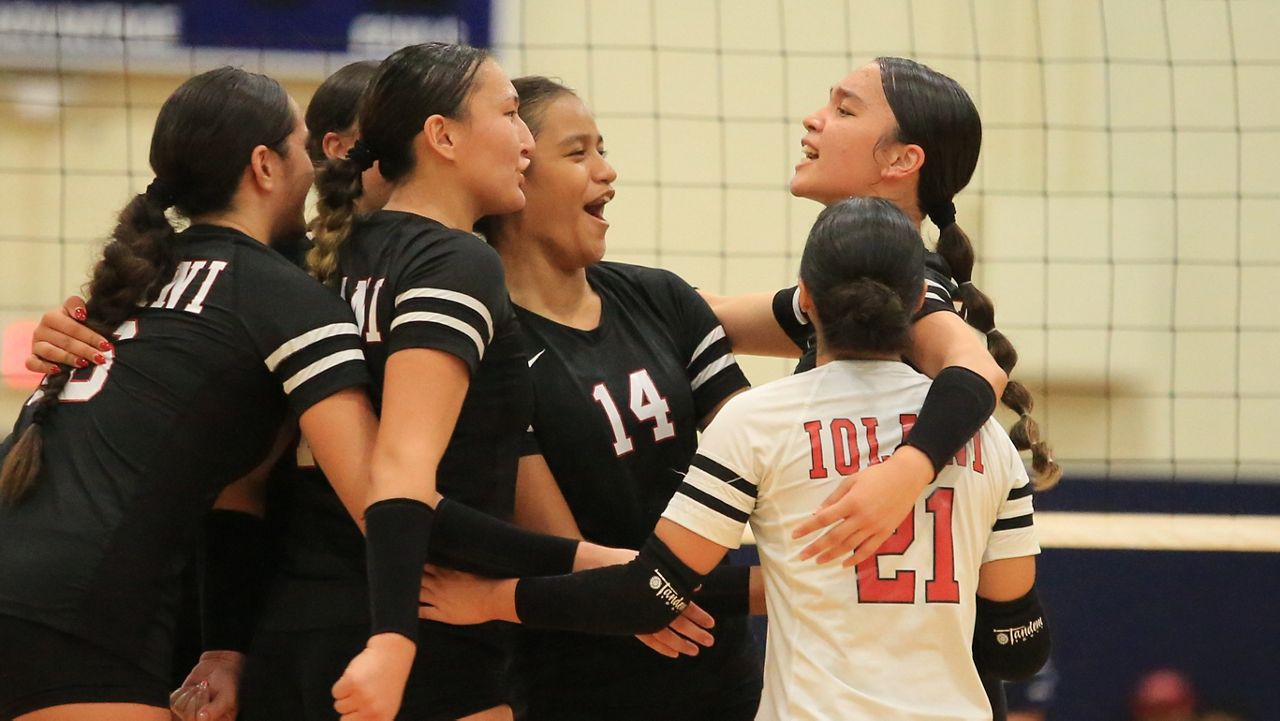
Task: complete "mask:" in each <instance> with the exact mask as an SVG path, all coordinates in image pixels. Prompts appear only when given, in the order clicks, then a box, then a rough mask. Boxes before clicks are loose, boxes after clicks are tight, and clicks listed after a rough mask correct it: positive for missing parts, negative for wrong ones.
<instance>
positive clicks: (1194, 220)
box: [0, 0, 1280, 480]
mask: <svg viewBox="0 0 1280 721" xmlns="http://www.w3.org/2000/svg"><path fill="white" fill-rule="evenodd" d="M495 13H496V15H497V29H496V31H497V35H496V37H497V45H498V48H497V50H498V53H499V55H500V57H501V59H502V61H503V63H504V65H505V66H506V67H507V69H508V71H509V72H510V74H512V75H517V74H521V73H538V74H546V75H552V76H556V77H559V78H561V79H563V80H564V81H565V82H566V83H568V84H569V85H571V86H573V87H575V88H577V89H578V90H579V92H580V93H581V94H582V96H583V97H584V98H585V99H586V100H587V102H588V104H589V105H590V106H591V107H592V108H593V109H594V111H595V112H596V114H597V117H598V119H599V123H600V126H601V128H602V130H603V132H604V134H605V137H606V146H607V147H608V149H609V152H610V159H611V161H612V162H613V163H614V164H615V166H616V167H617V168H618V171H619V174H620V177H619V180H618V183H617V187H618V191H619V192H618V197H617V200H616V201H615V202H614V203H612V204H611V205H610V206H609V216H610V220H611V222H612V223H613V227H612V230H611V231H610V234H609V254H608V255H609V257H610V258H611V259H614V260H622V261H630V262H638V263H646V264H654V265H660V266H663V267H667V268H670V269H672V270H674V271H676V272H678V273H680V274H681V275H682V276H684V277H685V278H686V279H688V280H689V281H690V282H691V283H694V284H695V285H699V286H702V287H706V288H709V289H714V290H717V291H721V292H730V293H735V292H748V291H767V290H774V289H776V288H779V287H782V286H783V285H785V284H790V283H791V282H793V280H792V279H793V278H794V277H795V272H796V268H797V264H798V259H799V253H800V249H801V248H802V246H803V242H804V238H805V234H806V233H807V230H808V226H809V224H810V223H811V221H812V220H813V218H814V217H815V216H816V214H817V212H818V210H819V208H818V206H817V205H815V204H813V203H811V202H809V201H804V200H797V199H794V198H791V197H790V196H789V195H788V193H787V191H786V183H787V180H788V179H789V177H790V174H791V166H792V165H793V164H794V163H795V162H796V160H797V159H798V157H799V139H800V137H801V135H802V128H801V126H800V119H801V118H802V117H804V115H805V114H807V113H808V112H810V111H811V110H813V109H814V108H816V107H817V106H819V105H820V104H822V103H823V102H824V101H825V98H826V93H827V88H828V87H829V86H830V85H831V84H833V83H834V82H836V81H837V80H838V79H839V78H841V77H842V76H843V75H844V74H845V73H846V72H847V71H848V70H849V69H850V68H852V67H855V66H856V65H858V64H861V63H863V62H866V61H868V60H870V59H871V58H874V57H876V56H878V55H904V56H908V57H913V58H915V59H918V60H920V61H922V62H925V63H927V64H929V65H931V66H933V67H935V68H937V69H939V70H941V71H943V72H945V73H947V74H949V75H951V76H953V77H955V78H956V79H957V80H959V81H960V82H961V83H962V84H963V85H964V86H965V87H966V88H967V89H968V90H969V92H970V93H971V94H972V95H973V97H974V100H975V101H976V102H977V104H978V106H979V108H980V110H981V112H982V116H983V120H984V128H985V138H984V147H983V155H982V161H981V163H980V165H979V168H978V171H977V174H976V175H975V177H974V180H973V182H972V184H971V185H970V187H969V188H968V189H967V190H966V191H965V192H964V193H963V194H962V195H961V196H960V198H958V202H957V207H958V211H959V212H958V217H959V220H960V222H961V224H962V225H963V226H964V228H965V229H966V230H967V231H968V232H969V233H970V235H971V236H972V237H973V238H974V241H975V243H976V245H977V249H978V254H979V259H978V266H977V272H976V275H975V280H976V282H978V284H979V286H980V287H982V288H983V289H984V290H986V291H987V292H988V293H989V294H990V295H991V296H992V297H993V298H994V300H995V301H996V307H997V321H998V325H999V327H1000V328H1001V329H1002V330H1004V331H1005V332H1006V334H1007V335H1009V336H1010V337H1011V339H1012V340H1013V341H1014V343H1015V344H1016V345H1017V347H1018V350H1019V353H1020V355H1021V362H1020V363H1019V365H1018V368H1017V370H1016V371H1015V373H1014V377H1016V378H1018V379H1020V380H1022V381H1023V382H1025V383H1027V384H1028V385H1030V386H1031V387H1032V388H1033V390H1035V391H1036V392H1037V394H1038V405H1037V409H1036V412H1035V415H1036V416H1037V417H1038V418H1039V419H1040V420H1041V422H1042V424H1043V426H1044V428H1045V430H1046V432H1047V435H1048V437H1049V438H1050V439H1051V440H1052V441H1053V442H1054V444H1055V446H1056V448H1057V454H1056V455H1057V456H1058V457H1059V459H1060V460H1061V461H1062V462H1063V464H1064V466H1065V467H1066V468H1067V472H1068V474H1073V473H1074V474H1094V473H1098V474H1109V475H1115V476H1131V475H1144V476H1150V475H1158V476H1162V477H1163V476H1169V475H1171V474H1172V475H1175V476H1178V477H1209V478H1219V479H1224V480H1225V479H1234V478H1241V477H1245V478H1259V479H1267V480H1276V479H1280V444H1277V443H1275V442H1274V441H1273V440H1272V438H1271V430H1272V427H1273V426H1275V425H1276V424H1277V422H1280V380H1278V379H1277V374H1276V371H1277V369H1280V313H1278V312H1277V310H1276V309H1275V308H1274V306H1273V305H1272V303H1271V302H1269V301H1270V297H1269V296H1271V295H1273V294H1275V293H1276V292H1277V290H1280V243H1277V242H1276V241H1275V240H1274V233H1275V231H1274V229H1275V228H1276V227H1277V226H1278V225H1280V120H1277V117H1278V113H1277V111H1280V45H1277V44H1276V43H1275V42H1274V38H1275V36H1276V35H1277V33H1278V32H1280V2H1274V1H1273V0H970V1H969V2H958V1H955V0H847V1H846V0H719V1H717V0H528V1H527V2H524V3H520V2H514V1H512V2H506V3H498V4H496V7H495ZM5 42H7V41H6V39H5V38H4V37H3V33H0V43H5ZM76 52H78V51H76V50H72V49H68V48H67V47H66V46H63V48H62V50H61V51H57V50H55V51H51V52H47V53H45V54H44V55H41V56H38V57H35V58H34V59H31V58H28V59H26V60H24V61H23V62H16V61H13V60H10V61H9V62H8V63H7V64H8V66H9V69H5V70H0V217H3V218H4V223H3V225H0V324H2V325H3V326H4V327H10V324H11V323H12V322H14V321H18V320H22V319H32V318H35V317H36V316H38V314H39V312H40V311H41V310H42V309H45V308H47V307H52V306H53V305H55V304H57V303H58V302H59V301H60V300H61V299H62V298H63V297H64V296H65V295H67V294H69V293H72V292H76V291H77V290H78V289H79V287H80V285H81V284H82V283H83V282H84V279H85V277H86V272H87V269H88V267H89V265H90V264H91V262H92V260H93V258H94V256H95V254H96V252H97V250H98V248H100V244H101V239H102V237H103V235H104V234H105V233H106V232H107V231H108V230H109V228H110V226H111V223H112V218H113V216H114V214H115V213H116V211H117V210H118V209H119V207H120V206H121V205H122V204H123V203H124V202H125V200H126V199H127V198H128V196H129V194H130V193H132V192H138V191H140V190H141V189H143V188H144V187H145V186H146V184H147V182H149V180H150V178H151V174H150V171H149V169H148V167H147V163H146V155H147V144H148V140H149V136H150V131H151V126H152V123H153V122H154V118H155V115H156V112H157V110H158V108H159V105H160V103H161V102H162V101H163V99H164V97H165V96H166V95H167V94H168V93H169V92H170V91H171V90H172V89H173V87H175V86H176V84H177V83H178V82H181V80H182V79H183V78H185V77H187V76H188V75H189V74H190V73H192V72H197V71H200V70H203V69H205V68H208V67H213V66H215V65H218V64H222V63H224V62H232V63H234V64H241V65H244V66H245V67H250V68H255V69H261V70H263V71H265V72H269V73H275V74H277V75H279V76H281V77H282V79H284V80H285V81H286V84H287V85H288V86H289V88H290V90H291V91H292V92H293V93H294V94H295V97H297V98H298V100H299V102H302V103H305V101H306V99H307V98H308V97H309V96H310V93H311V91H312V90H313V89H314V86H315V84H316V83H317V82H318V81H319V80H320V79H322V78H323V77H324V76H325V74H327V73H328V72H329V71H331V70H332V69H336V68H337V67H339V66H340V65H341V64H342V63H343V62H345V60H346V58H338V57H326V56H320V55H316V56H309V57H305V58H301V59H299V58H296V57H294V58H287V59H281V58H278V57H275V56H270V55H266V54H262V53H258V52H255V51H246V52H239V53H209V52H201V53H189V54H188V55H187V57H186V58H185V59H184V62H182V63H178V64H175V65H174V66H173V68H172V72H164V73H157V72H155V70H156V68H155V64H154V63H152V64H150V65H148V66H147V72H145V73H144V72H141V71H137V70H134V71H132V72H127V71H126V70H127V69H129V68H130V67H131V66H130V63H129V55H128V53H127V52H126V48H125V47H124V46H123V45H122V46H121V48H120V50H119V53H118V57H117V56H112V55H111V54H110V53H107V55H106V56H105V57H100V58H98V59H97V60H95V61H94V62H93V63H88V65H89V66H91V67H92V71H84V70H81V69H75V70H70V69H67V68H68V67H71V66H74V67H76V68H81V67H84V66H85V65H86V63H83V62H80V60H81V59H80V58H79V57H77V56H76ZM100 54H101V53H100ZM60 68H61V69H60ZM927 231H928V232H933V229H932V228H927ZM926 241H927V242H931V238H929V237H926ZM10 345H12V344H10ZM0 360H3V361H4V364H5V367H6V368H10V367H11V366H12V364H16V363H20V358H17V357H13V358H11V357H8V356H6V357H5V358H3V359H0ZM743 364H744V366H746V367H747V370H748V372H749V374H750V376H751V377H752V379H753V381H755V382H762V381H766V380H769V379H771V378H775V377H778V376H780V375H782V374H784V373H786V372H787V371H788V368H789V364H788V363H785V362H783V361H777V360H768V359H763V360H760V359H744V361H743ZM10 380H12V379H10ZM24 395H25V392H23V391H19V390H16V389H7V390H5V391H3V392H0V411H2V412H0V423H4V424H7V423H9V421H10V419H11V418H12V417H13V416H14V414H15V413H16V410H17V407H18V405H19V404H20V403H21V401H22V398H23V397H24Z"/></svg>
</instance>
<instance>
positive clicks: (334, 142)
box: [320, 130, 355, 158]
mask: <svg viewBox="0 0 1280 721" xmlns="http://www.w3.org/2000/svg"><path fill="white" fill-rule="evenodd" d="M352 145H355V137H354V134H347V133H335V132H334V131H332V130H330V131H329V132H327V133H325V134H324V138H322V139H321V140H320V147H321V149H323V150H324V157H326V158H345V157H346V156H347V151H349V150H351V146H352Z"/></svg>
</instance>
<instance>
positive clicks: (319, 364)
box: [284, 348, 364, 393]
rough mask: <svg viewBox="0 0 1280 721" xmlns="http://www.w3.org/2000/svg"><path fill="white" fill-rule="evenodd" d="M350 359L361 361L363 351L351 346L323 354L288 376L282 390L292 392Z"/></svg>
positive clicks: (348, 361) (362, 359) (362, 360)
mask: <svg viewBox="0 0 1280 721" xmlns="http://www.w3.org/2000/svg"><path fill="white" fill-rule="evenodd" d="M351 361H360V362H361V363H363V362H364V351H362V350H360V349H358V348H353V349H351V350H344V351H338V352H337V353H331V354H329V355H327V356H325V357H324V358H321V359H320V360H318V361H316V362H315V363H312V364H311V365H309V366H307V367H306V368H303V369H302V370H300V371H298V372H297V373H294V374H293V375H292V376H290V377H289V379H288V380H286V381H285V382H284V392H285V393H292V392H293V389H295V388H297V387H298V386H300V385H302V384H303V383H306V382H307V381H309V380H311V379H312V378H315V377H316V376H318V375H320V374H321V373H324V372H325V371H327V370H329V369H330V368H333V367H334V366H339V365H342V364H343V363H350V362H351Z"/></svg>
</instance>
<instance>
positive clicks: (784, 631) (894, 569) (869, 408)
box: [717, 361, 1037, 720]
mask: <svg viewBox="0 0 1280 721" xmlns="http://www.w3.org/2000/svg"><path fill="white" fill-rule="evenodd" d="M928 388H929V379H928V378H926V377H924V376H922V375H920V374H918V373H916V372H915V371H913V370H911V369H910V368H909V367H908V366H906V365H905V364H902V363H898V362H889V361H836V362H832V363H829V364H826V365H824V366H822V367H820V368H818V369H816V370H813V371H810V372H807V373H803V374H800V375H798V376H793V377H791V378H788V379H784V380H781V381H777V382H775V383H770V384H767V385H765V386H761V387H760V388H757V389H754V390H752V391H749V392H748V393H746V394H744V395H743V396H740V397H739V398H737V399H734V400H733V401H731V403H730V405H729V406H727V407H726V409H725V411H728V412H729V413H728V418H726V417H725V414H724V413H722V417H721V418H720V419H717V423H719V422H722V421H724V420H729V419H732V422H734V423H735V424H736V425H737V428H738V429H739V430H738V432H740V433H743V434H746V438H744V439H743V441H744V442H745V443H750V444H752V445H753V446H756V447H758V451H757V452H756V453H755V454H754V455H755V457H756V459H757V463H758V468H759V472H760V475H759V476H758V477H759V479H760V483H759V487H758V490H757V493H758V496H757V500H756V505H755V508H754V511H753V512H752V514H751V526H752V529H753V531H754V533H755V538H756V543H757V545H758V548H759V552H760V557H761V564H762V566H763V567H764V573H765V580H766V593H767V598H768V605H769V639H768V647H767V656H766V673H765V695H764V698H763V700H762V702H761V711H760V715H759V718H761V719H824V720H825V719H919V720H923V719H983V718H990V717H991V716H990V714H991V712H990V709H989V707H988V704H987V700H986V696H985V695H984V693H983V690H982V685H981V683H980V681H979V679H978V675H977V672H976V671H975V669H974V666H973V662H972V660H971V656H970V646H971V643H972V639H973V619H974V604H975V601H974V595H975V591H976V588H977V583H978V569H979V566H980V565H981V564H982V563H983V562H984V560H994V559H995V557H1009V556H1012V555H1029V554H1030V553H1034V552H1036V550H1037V549H1035V547H1034V536H1033V530H1032V529H1031V528H1030V526H1029V523H1030V512H1031V507H1030V502H1031V500H1030V496H1029V489H1028V488H1027V487H1026V483H1027V480H1026V472H1025V470H1024V469H1023V467H1022V463H1021V460H1020V459H1019V458H1018V456H1017V453H1016V451H1015V450H1014V449H1013V446H1012V443H1011V442H1010V441H1009V439H1008V437H1007V436H1006V435H1005V433H1004V431H1003V430H1002V429H1001V428H1000V427H999V425H998V424H996V423H995V422H994V421H990V422H988V424H987V426H985V427H984V428H983V429H982V431H981V432H980V433H979V434H978V435H977V436H976V437H975V438H974V439H973V440H972V441H971V442H970V443H969V444H968V446H967V447H966V448H965V450H964V451H962V452H961V453H960V454H959V455H958V456H957V458H956V459H955V461H954V462H953V464H952V465H949V466H948V467H946V468H945V469H944V470H943V471H942V472H941V473H940V474H939V475H938V477H937V479H935V481H934V482H933V483H932V484H931V485H930V486H929V487H928V488H927V489H926V491H925V492H924V493H923V494H922V495H921V497H920V499H919V500H918V501H917V503H916V507H915V509H914V511H913V513H912V516H911V517H910V518H908V519H906V521H904V523H903V525H902V526H901V527H899V529H898V531H897V532H896V533H895V534H894V536H893V537H891V538H890V539H889V540H888V541H886V542H885V543H884V545H883V546H881V548H880V550H879V552H878V553H877V555H876V556H875V557H873V558H872V559H870V560H868V561H866V562H864V563H862V564H860V565H859V566H858V568H857V569H856V572H855V569H846V568H843V567H841V565H840V564H839V563H831V564H827V565H822V566H820V565H818V564H817V563H816V562H814V561H812V560H809V561H800V560H798V555H799V552H800V550H801V549H802V548H803V547H804V546H805V545H806V544H807V543H808V542H810V541H812V540H813V538H812V537H810V538H804V539H799V540H793V539H792V538H791V531H792V530H793V529H794V528H795V527H796V526H797V525H798V524H799V523H800V522H801V521H802V520H804V519H805V518H806V517H807V516H808V515H809V514H810V513H811V512H812V510H813V509H814V508H816V507H818V505H819V504H820V503H821V502H822V501H823V499H825V498H826V497H827V495H828V494H829V493H831V491H832V490H833V489H834V488H835V486H836V485H837V484H838V483H839V482H840V480H841V478H842V477H843V476H847V475H850V474H852V473H854V472H856V471H857V470H858V469H860V468H865V467H867V465H869V464H872V463H879V462H880V461H881V460H883V459H885V458H887V457H888V456H889V455H890V454H891V453H892V452H893V450H894V449H895V448H897V446H898V445H899V444H900V443H901V441H902V438H903V435H904V433H906V432H909V430H910V426H911V425H912V424H913V423H914V420H915V413H916V412H917V411H918V410H919V408H920V406H921V404H922V403H923V401H924V397H925V394H926V393H927V391H928ZM735 406H736V407H735ZM1011 492H1012V496H1011V495H1010V494H1011ZM1011 498H1012V500H1010V499H1011ZM998 517H999V518H1002V519H1003V518H1005V517H1009V518H1008V519H1007V520H1002V521H1000V522H999V523H998V522H997V518H998ZM1002 534H1003V535H1004V536H1010V535H1013V536H1015V538H1013V539H1006V538H1000V536H1001V535H1002ZM1028 539H1030V545H1028V543H1027V541H1028ZM989 547H990V548H991V549H992V551H989ZM1009 549H1016V550H1014V551H1013V552H1010V553H1005V555H993V552H994V553H995V554H999V553H1003V552H1005V551H1008V550H1009Z"/></svg>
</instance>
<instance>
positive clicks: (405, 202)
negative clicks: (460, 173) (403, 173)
mask: <svg viewBox="0 0 1280 721" xmlns="http://www.w3.org/2000/svg"><path fill="white" fill-rule="evenodd" d="M383 207H384V208H385V209H386V210H398V211H401V212H404V213H414V214H415V215H421V216H424V217H427V218H431V219H432V220H434V221H436V222H438V223H441V224H443V225H446V226H448V227H450V228H454V229H456V230H465V231H466V232H468V233H470V232H471V229H472V227H474V226H475V224H476V220H478V219H479V218H480V210H479V208H477V207H476V203H475V201H474V200H473V199H471V198H470V197H468V195H467V194H466V192H465V191H463V190H462V185H461V183H458V182H456V181H454V180H453V179H444V178H435V177H432V174H428V173H414V174H413V175H410V176H409V178H408V179H407V180H405V182H403V183H401V184H400V185H397V186H396V187H395V189H394V190H392V191H391V197H390V198H389V199H388V200H387V204H386V205H385V206H383Z"/></svg>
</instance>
